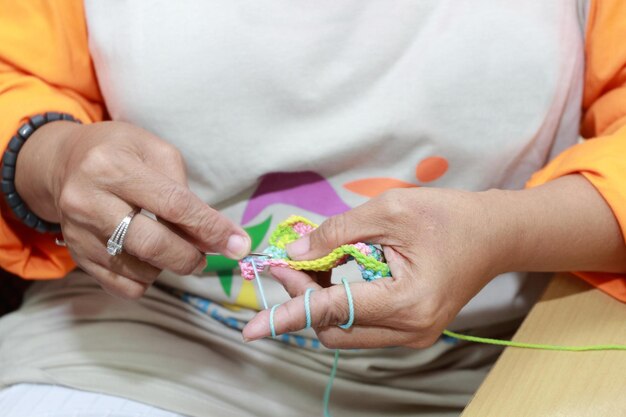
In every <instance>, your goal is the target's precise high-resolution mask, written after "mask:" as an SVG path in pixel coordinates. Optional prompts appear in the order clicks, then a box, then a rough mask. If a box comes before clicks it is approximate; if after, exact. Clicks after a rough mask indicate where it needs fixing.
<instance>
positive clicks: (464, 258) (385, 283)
mask: <svg viewBox="0 0 626 417" xmlns="http://www.w3.org/2000/svg"><path fill="white" fill-rule="evenodd" d="M499 224H501V222H500V221H499V219H494V218H493V211H492V210H490V207H488V205H487V202H486V199H485V198H483V196H482V195H481V194H478V193H470V192H462V191H453V190H442V189H426V188H423V189H414V190H394V191H389V192H387V193H385V194H383V195H382V196H380V197H377V198H374V199H372V200H370V201H369V202H367V203H366V204H364V205H362V206H359V207H357V208H355V209H353V210H351V211H349V212H346V213H344V214H341V215H338V216H335V217H332V218H330V219H328V220H327V221H325V222H324V223H322V225H321V226H320V227H319V228H318V229H316V230H314V231H313V232H312V233H310V234H309V235H308V236H305V237H303V238H302V239H300V240H298V241H297V242H295V243H293V244H291V246H289V247H288V252H289V254H290V256H291V257H292V258H294V259H315V258H319V257H321V256H324V255H326V254H327V253H329V252H330V251H331V250H333V249H334V248H336V247H338V246H341V245H342V244H346V243H354V242H359V241H361V242H374V243H379V244H381V245H383V247H384V251H385V256H386V258H387V262H388V263H389V266H390V268H391V272H392V275H393V277H392V278H381V279H378V280H376V281H373V282H369V283H368V282H359V283H353V284H351V286H350V288H351V290H352V296H353V299H354V306H355V317H356V321H355V325H354V326H353V327H352V328H351V329H350V330H347V331H346V330H342V329H340V328H338V327H337V325H338V324H343V323H345V322H347V321H348V303H347V298H346V293H345V289H344V287H343V286H342V285H335V286H332V287H330V288H327V289H322V288H321V287H320V285H319V284H318V283H317V282H316V281H315V280H314V279H313V278H312V277H311V276H309V275H308V274H305V273H302V272H298V271H293V270H288V269H284V268H278V267H277V268H272V271H271V272H272V274H273V275H274V276H275V277H276V279H277V280H278V281H280V282H281V283H282V284H283V285H284V286H285V288H286V289H287V291H288V292H289V294H290V295H291V297H293V298H292V300H290V301H288V302H287V303H285V304H283V305H281V306H280V307H279V308H278V309H277V310H276V312H275V317H274V323H275V326H276V330H277V333H285V332H291V331H295V330H299V329H302V328H303V327H304V324H305V313H304V302H303V294H304V292H305V290H306V289H307V288H314V289H315V290H316V291H314V292H313V293H312V294H311V299H310V305H311V313H312V325H313V327H314V328H315V329H316V331H317V333H318V336H319V338H320V340H321V342H322V343H323V344H324V345H326V346H328V347H341V348H363V347H382V346H392V345H394V346H398V345H404V346H411V347H423V346H427V345H430V344H432V343H433V342H434V341H435V340H436V339H437V338H438V337H439V336H440V335H441V332H442V330H443V329H444V328H445V326H446V325H447V324H448V323H449V322H450V321H451V320H452V319H453V318H454V317H455V316H456V314H457V313H458V311H459V310H460V309H461V307H463V306H464V305H465V304H466V303H467V302H468V301H469V300H470V298H472V297H473V296H474V295H475V294H476V293H477V292H478V291H479V290H480V289H481V288H482V287H483V286H484V285H485V284H486V283H487V282H489V280H490V279H491V278H492V277H494V276H495V275H497V274H498V273H500V272H502V271H503V270H504V269H506V264H505V262H504V261H505V260H506V256H505V254H506V253H507V247H509V242H507V239H504V238H503V236H505V235H506V234H505V233H502V232H503V231H502V230H499V226H498V225H499ZM268 322H269V313H268V312H267V311H264V312H261V313H260V314H259V315H258V316H257V317H255V318H254V319H253V320H252V321H251V322H250V323H249V324H248V326H247V327H246V328H245V329H244V337H245V338H246V339H248V340H253V339H257V338H260V337H265V336H267V335H268V334H269V325H268Z"/></svg>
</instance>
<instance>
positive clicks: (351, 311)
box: [324, 278, 354, 417]
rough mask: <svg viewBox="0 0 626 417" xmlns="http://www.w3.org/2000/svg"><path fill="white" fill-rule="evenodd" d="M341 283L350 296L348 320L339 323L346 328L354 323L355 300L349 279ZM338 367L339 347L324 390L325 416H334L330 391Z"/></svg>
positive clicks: (342, 280) (342, 279)
mask: <svg viewBox="0 0 626 417" xmlns="http://www.w3.org/2000/svg"><path fill="white" fill-rule="evenodd" d="M341 283H342V284H343V286H344V288H345V289H346V296H347V297H348V310H349V315H348V321H347V322H346V324H339V325H338V326H339V327H341V328H342V329H344V330H347V329H349V328H350V327H352V325H353V324H354V300H353V299H352V291H350V283H349V282H348V280H347V279H345V278H341ZM337 368H339V349H335V359H334V360H333V367H332V369H331V370H330V376H329V377H328V383H327V384H326V390H325V391H324V417H333V416H332V415H331V414H330V410H329V406H330V392H331V391H332V389H333V384H334V382H335V376H336V375H337Z"/></svg>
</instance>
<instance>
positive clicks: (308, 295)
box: [304, 288, 313, 329]
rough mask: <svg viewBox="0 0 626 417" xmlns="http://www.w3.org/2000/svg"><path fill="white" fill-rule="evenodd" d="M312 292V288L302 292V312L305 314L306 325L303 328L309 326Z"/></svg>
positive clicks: (308, 327)
mask: <svg viewBox="0 0 626 417" xmlns="http://www.w3.org/2000/svg"><path fill="white" fill-rule="evenodd" d="M312 292H313V288H307V289H306V291H305V292H304V314H305V315H306V327H305V329H310V328H311V293H312Z"/></svg>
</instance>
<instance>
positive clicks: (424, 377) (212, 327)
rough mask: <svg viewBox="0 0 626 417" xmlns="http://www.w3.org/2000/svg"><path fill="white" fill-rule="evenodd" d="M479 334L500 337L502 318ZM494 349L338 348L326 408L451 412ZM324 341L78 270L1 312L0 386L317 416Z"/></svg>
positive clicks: (222, 413)
mask: <svg viewBox="0 0 626 417" xmlns="http://www.w3.org/2000/svg"><path fill="white" fill-rule="evenodd" d="M499 327H500V328H499V329H495V328H493V329H488V330H486V331H485V332H484V333H483V334H485V335H490V336H494V335H499V336H505V337H506V336H507V332H510V331H511V329H512V327H513V326H512V325H511V324H509V325H507V326H502V325H501V326H499ZM498 351H499V349H498V348H495V347H491V346H482V345H473V344H470V345H466V344H451V343H450V342H445V341H440V342H438V343H437V344H436V345H434V346H433V347H431V348H429V349H425V350H408V349H401V348H393V349H384V350H357V351H342V352H341V359H340V371H339V373H338V378H337V380H336V382H335V386H334V388H333V392H332V397H331V409H332V410H333V411H334V413H335V415H336V416H341V417H348V416H357V415H358V416H381V415H389V416H416V415H420V416H454V415H458V413H459V411H460V410H461V409H462V407H463V406H464V405H465V404H466V403H467V401H468V400H469V398H470V397H471V395H472V393H473V392H474V390H475V389H476V388H477V387H478V384H479V383H480V381H481V380H482V379H483V377H484V376H485V374H486V372H487V371H488V369H489V367H490V366H491V364H492V362H493V361H494V358H495V357H496V355H497V354H498ZM331 363H332V352H331V351H315V350H308V349H302V348H293V347H288V346H286V345H284V344H283V343H281V342H278V341H273V340H263V341H259V342H254V343H251V344H243V343H242V342H241V334H240V332H238V331H236V330H233V329H231V328H230V327H227V326H225V325H223V324H221V323H220V322H219V321H216V320H215V319H213V318H211V317H209V316H207V315H204V314H201V313H200V312H198V311H197V310H195V309H194V308H193V307H191V306H189V305H188V304H186V303H184V302H182V301H180V300H179V299H177V298H176V297H173V296H170V295H169V294H167V293H165V292H163V291H161V290H159V289H156V288H153V289H150V290H149V291H148V293H147V295H146V296H145V297H144V298H142V299H141V300H139V301H137V302H128V301H123V300H119V299H115V298H113V297H110V296H109V295H107V294H105V293H104V292H103V291H102V290H101V289H100V288H99V287H98V286H97V284H96V283H95V282H94V281H93V280H92V279H90V278H89V277H88V276H86V275H85V274H83V273H81V272H75V273H72V274H71V275H70V276H69V277H68V278H66V279H65V280H62V281H53V282H40V283H37V284H35V285H34V286H33V287H32V288H31V289H30V290H29V292H28V294H27V297H26V301H25V304H24V306H23V307H22V308H21V309H20V310H19V311H17V312H15V313H13V314H11V315H9V316H6V317H4V318H2V319H1V320H0V385H1V386H8V385H11V384H14V383H19V382H24V381H29V382H35V383H48V384H61V385H65V386H69V387H75V388H79V389H84V390H91V391H96V392H104V393H107V394H112V395H118V396H121V397H127V398H130V399H133V400H137V401H142V402H146V403H149V404H152V405H155V406H158V407H162V408H164V409H167V410H171V411H175V412H179V413H182V414H187V415H189V416H194V417H212V416H215V417H218V416H219V417H228V416H293V417H296V416H312V415H320V414H321V407H322V395H323V391H324V387H325V385H326V382H327V380H328V374H329V371H330V365H331Z"/></svg>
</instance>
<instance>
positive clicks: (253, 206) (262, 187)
mask: <svg viewBox="0 0 626 417" xmlns="http://www.w3.org/2000/svg"><path fill="white" fill-rule="evenodd" d="M277 203H279V204H289V205H292V206H295V207H299V208H301V209H304V210H307V211H310V212H312V213H316V214H319V215H322V216H327V217H328V216H334V215H336V214H339V213H343V212H344V211H347V210H350V206H348V205H347V204H346V203H344V202H343V200H341V198H340V197H339V195H338V194H337V192H335V190H334V189H333V187H332V186H331V185H330V183H329V182H328V181H327V180H326V179H325V178H324V177H322V176H321V175H319V174H318V173H316V172H313V171H300V172H272V173H269V174H266V175H264V176H262V177H261V182H260V183H259V186H258V187H257V189H256V191H255V192H254V194H252V197H250V200H249V201H248V205H247V206H246V209H245V211H244V213H243V218H242V220H241V224H242V225H245V224H247V223H248V222H249V221H251V220H252V219H254V218H255V217H256V216H257V215H258V214H259V213H261V212H262V211H263V210H264V209H265V208H266V207H268V206H270V205H272V204H277Z"/></svg>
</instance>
